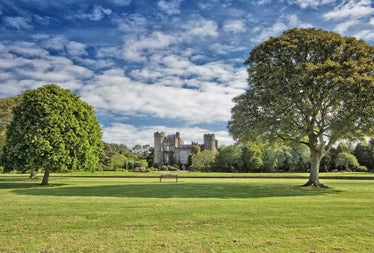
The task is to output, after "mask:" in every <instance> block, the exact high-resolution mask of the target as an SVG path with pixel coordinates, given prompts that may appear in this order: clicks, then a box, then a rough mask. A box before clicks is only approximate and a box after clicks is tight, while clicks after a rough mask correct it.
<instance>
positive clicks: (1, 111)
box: [0, 96, 22, 154]
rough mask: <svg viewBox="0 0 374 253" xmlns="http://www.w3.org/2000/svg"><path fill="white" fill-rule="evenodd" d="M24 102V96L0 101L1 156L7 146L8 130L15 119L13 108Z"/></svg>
mask: <svg viewBox="0 0 374 253" xmlns="http://www.w3.org/2000/svg"><path fill="white" fill-rule="evenodd" d="M21 100H22V96H17V97H9V98H1V99H0V154H1V153H2V150H3V146H4V144H5V138H6V129H7V127H8V125H9V124H10V122H11V121H12V119H13V108H14V107H16V106H17V105H18V104H19V103H20V102H21Z"/></svg>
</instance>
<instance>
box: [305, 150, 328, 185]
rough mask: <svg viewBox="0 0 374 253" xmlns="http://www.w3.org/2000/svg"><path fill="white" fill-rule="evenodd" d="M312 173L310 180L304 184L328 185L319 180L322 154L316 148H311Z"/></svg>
mask: <svg viewBox="0 0 374 253" xmlns="http://www.w3.org/2000/svg"><path fill="white" fill-rule="evenodd" d="M310 158H311V159H310V163H311V165H310V174H309V180H308V182H306V184H304V185H303V186H314V187H326V186H325V185H323V184H321V183H320V182H319V166H320V163H321V160H322V155H320V154H319V152H318V151H316V150H311V155H310Z"/></svg>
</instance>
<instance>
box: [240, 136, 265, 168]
mask: <svg viewBox="0 0 374 253" xmlns="http://www.w3.org/2000/svg"><path fill="white" fill-rule="evenodd" d="M264 150H265V143H264V142H263V141H261V140H254V141H247V142H246V143H245V144H244V145H243V147H242V160H243V167H244V169H245V170H246V171H245V172H260V171H261V170H262V169H263V166H264V160H263V157H264Z"/></svg>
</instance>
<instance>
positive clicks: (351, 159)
mask: <svg viewBox="0 0 374 253" xmlns="http://www.w3.org/2000/svg"><path fill="white" fill-rule="evenodd" d="M335 163H336V167H337V168H338V169H340V170H342V171H343V170H346V171H355V170H356V169H357V168H358V167H359V166H360V165H359V163H358V161H357V158H356V157H355V156H354V155H352V154H350V153H347V152H341V153H339V154H338V156H337V157H336V161H335Z"/></svg>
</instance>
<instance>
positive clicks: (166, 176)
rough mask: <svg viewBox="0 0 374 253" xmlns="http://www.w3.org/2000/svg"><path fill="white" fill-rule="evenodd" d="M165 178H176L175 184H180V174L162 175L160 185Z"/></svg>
mask: <svg viewBox="0 0 374 253" xmlns="http://www.w3.org/2000/svg"><path fill="white" fill-rule="evenodd" d="M163 178H175V182H178V174H162V175H160V183H161V181H162V179H163Z"/></svg>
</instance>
